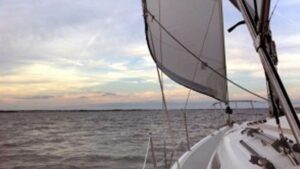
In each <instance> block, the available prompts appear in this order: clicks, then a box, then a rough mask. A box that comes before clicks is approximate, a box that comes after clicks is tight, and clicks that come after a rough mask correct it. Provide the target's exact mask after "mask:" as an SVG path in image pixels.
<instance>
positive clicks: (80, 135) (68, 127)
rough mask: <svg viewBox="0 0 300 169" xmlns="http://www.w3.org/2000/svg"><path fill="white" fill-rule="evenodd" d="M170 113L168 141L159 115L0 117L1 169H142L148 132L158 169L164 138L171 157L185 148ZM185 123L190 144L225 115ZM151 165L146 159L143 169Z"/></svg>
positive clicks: (196, 115)
mask: <svg viewBox="0 0 300 169" xmlns="http://www.w3.org/2000/svg"><path fill="white" fill-rule="evenodd" d="M238 112H239V113H235V115H234V118H235V120H237V121H244V120H253V119H262V118H264V117H265V116H266V114H265V113H263V112H265V111H264V110H257V111H256V113H252V112H251V111H246V110H243V111H241V110H239V111H238ZM245 112H250V113H251V114H250V113H245ZM170 114H171V119H172V123H171V127H172V129H173V130H174V131H175V132H174V138H173V139H171V138H170V137H167V136H168V134H167V127H166V126H167V125H166V122H165V115H164V114H163V113H161V112H160V111H105V112H104V111H102V112H31V113H29V112H27V113H1V114H0V169H77V168H80V169H141V168H142V164H143V160H144V155H145V152H146V146H147V141H148V133H149V132H152V134H153V139H154V143H155V150H156V155H157V159H158V160H157V161H160V162H159V165H160V166H162V165H163V161H161V159H163V158H162V157H163V140H164V139H165V140H166V142H167V147H166V148H167V152H170V151H172V149H173V147H174V145H175V144H176V145H178V146H177V149H176V150H177V151H176V153H175V156H174V157H175V158H177V157H178V156H180V155H181V154H182V153H183V152H184V151H185V149H186V144H185V142H184V141H185V139H184V138H185V135H184V132H183V129H184V128H183V120H182V112H181V111H171V112H170ZM188 123H189V130H190V137H191V144H195V143H196V142H197V141H199V140H200V139H201V138H203V137H205V136H206V135H208V134H210V133H211V132H213V131H215V130H216V129H217V128H219V127H220V126H222V125H223V124H224V115H223V114H222V113H220V112H214V111H212V110H190V111H189V112H188ZM182 138H183V139H182ZM180 139H181V140H183V142H182V143H178V144H177V142H179V140H180ZM150 162H151V158H150V157H149V159H148V163H149V165H148V168H151V167H152V166H151V163H150Z"/></svg>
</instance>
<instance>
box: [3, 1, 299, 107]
mask: <svg viewBox="0 0 300 169" xmlns="http://www.w3.org/2000/svg"><path fill="white" fill-rule="evenodd" d="M273 7H274V4H272V8H273ZM299 9H300V1H299V0H289V1H283V0H281V1H279V4H278V6H277V8H276V10H275V12H274V15H273V17H272V21H271V28H272V30H273V38H274V39H275V41H276V45H277V50H278V51H277V52H278V58H279V66H278V71H279V73H280V75H281V77H282V80H283V82H284V84H285V85H286V88H287V91H288V93H289V94H290V97H291V98H292V100H293V102H294V103H295V104H296V105H300V104H299V103H300V102H299V100H300V85H299V84H300V66H299V65H300V23H299V21H300V15H299V13H298V10H299ZM224 17H225V19H224V24H225V26H224V27H225V29H228V28H229V27H230V26H232V25H234V24H235V23H237V22H238V21H240V20H242V18H241V16H240V14H239V13H238V12H237V10H236V9H234V8H233V7H232V5H231V4H230V3H229V2H227V1H226V0H225V1H224ZM225 41H226V58H227V64H228V65H227V69H228V70H227V72H228V77H229V78H230V79H232V80H234V81H235V82H237V83H239V84H241V85H242V86H244V87H247V88H248V89H250V90H253V91H255V92H256V93H258V94H260V95H263V96H266V87H265V80H264V73H263V71H262V66H261V65H260V63H259V57H258V55H257V54H256V53H255V50H254V48H253V42H252V41H251V39H250V36H249V34H248V33H247V31H246V27H245V26H240V27H238V28H237V29H236V30H234V31H233V32H232V33H230V34H229V33H225ZM0 77H1V78H0V110H20V109H25V110H28V109H131V108H161V93H160V88H159V83H158V78H157V74H156V67H155V64H154V62H153V60H152V58H151V56H150V54H149V51H148V48H147V44H146V40H145V33H144V23H143V17H142V7H141V2H140V0H113V1H112V0H26V1H24V0H0ZM164 79H165V91H166V98H167V101H168V106H169V107H170V108H183V106H184V102H185V100H186V96H187V93H188V89H186V88H184V87H181V86H179V85H177V84H176V83H174V82H173V81H172V80H170V79H167V78H166V77H165V78H164ZM229 91H230V98H231V99H255V100H257V99H258V98H256V97H254V96H251V95H249V94H247V93H245V92H243V91H242V90H240V89H238V88H236V87H234V86H232V85H231V84H229ZM213 102H215V100H213V99H211V98H208V97H206V96H204V95H202V94H199V93H195V92H192V95H191V101H190V104H189V106H188V107H189V108H198V107H200V108H208V107H209V106H210V105H211V103H213Z"/></svg>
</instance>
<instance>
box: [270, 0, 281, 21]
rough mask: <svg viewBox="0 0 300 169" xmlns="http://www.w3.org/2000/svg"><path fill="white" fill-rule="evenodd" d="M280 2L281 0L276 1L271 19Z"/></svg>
mask: <svg viewBox="0 0 300 169" xmlns="http://www.w3.org/2000/svg"><path fill="white" fill-rule="evenodd" d="M278 3H279V0H277V1H276V3H275V5H274V7H273V10H272V12H271V15H270V18H269V21H271V19H272V17H273V14H274V12H275V10H276V8H277V5H278Z"/></svg>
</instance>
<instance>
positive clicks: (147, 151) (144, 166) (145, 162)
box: [143, 135, 151, 169]
mask: <svg viewBox="0 0 300 169" xmlns="http://www.w3.org/2000/svg"><path fill="white" fill-rule="evenodd" d="M150 139H151V135H149V138H148V143H147V149H146V154H145V159H144V163H143V169H145V168H146V164H147V159H148V154H149V148H150Z"/></svg>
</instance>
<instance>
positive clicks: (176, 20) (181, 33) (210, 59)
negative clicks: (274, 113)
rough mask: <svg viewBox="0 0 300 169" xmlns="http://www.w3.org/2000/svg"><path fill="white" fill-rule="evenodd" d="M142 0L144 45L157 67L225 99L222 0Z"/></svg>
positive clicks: (184, 82)
mask: <svg viewBox="0 0 300 169" xmlns="http://www.w3.org/2000/svg"><path fill="white" fill-rule="evenodd" d="M143 3H144V7H145V8H146V9H145V25H146V36H147V41H148V46H149V49H150V52H151V55H152V57H153V59H154V60H155V62H156V64H157V65H158V67H159V68H160V69H161V70H162V71H163V72H164V73H165V74H166V75H167V76H169V77H170V78H171V79H173V80H174V81H176V82H177V83H179V84H182V85H184V86H186V87H188V88H190V89H192V90H195V91H197V92H200V93H203V94H206V95H208V96H211V97H213V98H216V99H218V100H221V101H224V102H227V82H226V79H224V77H226V67H225V49H224V32H223V14H222V1H221V0H144V1H143ZM185 47H186V49H185ZM191 53H192V54H191Z"/></svg>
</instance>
